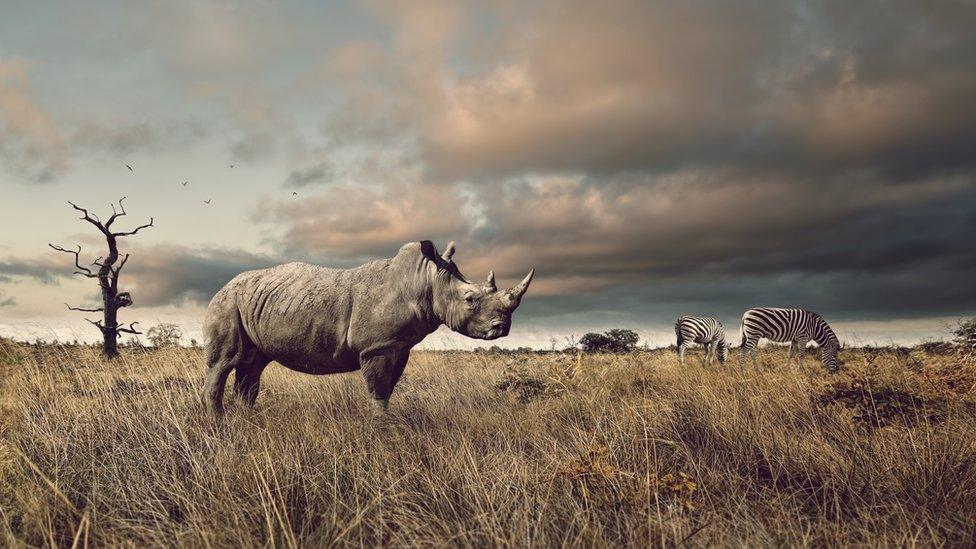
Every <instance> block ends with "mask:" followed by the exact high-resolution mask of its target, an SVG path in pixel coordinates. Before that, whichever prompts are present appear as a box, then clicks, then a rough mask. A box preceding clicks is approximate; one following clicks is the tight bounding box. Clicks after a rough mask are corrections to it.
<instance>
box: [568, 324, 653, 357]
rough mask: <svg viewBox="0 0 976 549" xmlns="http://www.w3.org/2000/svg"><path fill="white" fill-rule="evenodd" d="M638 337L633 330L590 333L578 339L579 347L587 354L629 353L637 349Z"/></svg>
mask: <svg viewBox="0 0 976 549" xmlns="http://www.w3.org/2000/svg"><path fill="white" fill-rule="evenodd" d="M639 340H640V336H638V335H637V332H635V331H633V330H625V329H620V328H617V329H613V330H609V331H607V332H604V333H602V334H597V333H593V332H590V333H588V334H586V335H584V336H583V337H581V338H580V341H579V342H580V346H581V347H582V348H583V350H584V351H586V352H587V353H595V352H606V353H629V352H630V351H633V350H634V348H635V347H637V342H638V341H639Z"/></svg>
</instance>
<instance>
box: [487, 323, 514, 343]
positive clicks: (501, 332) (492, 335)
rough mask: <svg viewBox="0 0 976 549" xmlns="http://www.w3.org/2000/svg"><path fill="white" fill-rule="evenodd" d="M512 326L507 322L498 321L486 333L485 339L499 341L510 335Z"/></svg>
mask: <svg viewBox="0 0 976 549" xmlns="http://www.w3.org/2000/svg"><path fill="white" fill-rule="evenodd" d="M509 327H510V325H509V323H508V322H506V321H505V320H501V319H497V320H493V321H492V322H491V327H489V328H488V331H486V332H485V335H484V338H485V339H497V338H499V337H504V336H507V335H508V329H509Z"/></svg>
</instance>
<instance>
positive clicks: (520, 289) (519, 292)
mask: <svg viewBox="0 0 976 549" xmlns="http://www.w3.org/2000/svg"><path fill="white" fill-rule="evenodd" d="M534 275H535V269H532V270H531V271H529V274H527V275H525V278H523V279H522V282H519V283H518V284H516V285H515V286H512V289H511V290H509V293H511V294H512V297H513V298H515V299H516V300H519V299H522V296H523V295H524V294H525V291H526V290H528V289H529V283H530V282H532V277H533V276H534Z"/></svg>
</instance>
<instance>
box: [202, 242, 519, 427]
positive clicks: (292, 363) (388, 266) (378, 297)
mask: <svg viewBox="0 0 976 549" xmlns="http://www.w3.org/2000/svg"><path fill="white" fill-rule="evenodd" d="M454 249H455V247H454V243H453V242H451V243H450V244H448V246H447V248H446V249H445V251H444V252H443V253H438V252H437V249H436V248H435V247H434V245H433V244H432V243H431V242H430V241H426V240H425V241H423V242H411V243H408V244H405V245H404V246H403V247H402V248H400V250H399V251H398V252H397V254H396V256H395V257H392V258H390V259H380V260H377V261H372V262H369V263H366V264H364V265H362V266H360V267H356V268H354V269H329V268H325V267H319V266H316V265H309V264H307V263H287V264H284V265H279V266H277V267H272V268H269V269H261V270H255V271H247V272H244V273H241V274H239V275H237V276H236V277H235V278H234V279H233V280H231V281H230V282H228V283H227V285H226V286H224V287H223V288H222V289H221V290H220V291H218V292H217V294H216V295H214V297H213V299H212V300H211V301H210V305H209V306H208V307H207V314H206V317H205V319H204V325H203V331H204V338H205V341H206V359H207V379H206V386H205V394H204V400H205V401H206V404H207V405H208V407H209V408H210V410H211V411H213V412H215V413H217V414H221V413H222V412H223V396H224V385H225V384H226V382H227V377H228V376H229V375H230V372H231V370H233V371H234V372H235V379H234V390H235V392H236V393H237V395H238V397H239V398H240V399H241V400H242V401H243V402H245V403H246V404H247V405H249V406H252V405H253V404H254V401H255V399H256V398H257V396H258V387H259V383H260V379H261V373H262V372H263V371H264V368H265V367H266V366H267V365H268V363H269V362H271V361H275V362H277V363H279V364H281V365H283V366H285V367H286V368H289V369H292V370H295V371H298V372H304V373H308V374H320V375H321V374H337V373H342V372H352V371H355V370H362V372H363V376H364V377H365V378H366V387H367V389H368V390H369V393H370V395H371V396H372V398H373V400H374V402H375V408H374V410H375V412H376V413H377V414H378V415H383V414H385V413H386V411H387V407H388V405H389V399H390V394H391V393H392V392H393V388H394V387H395V386H396V384H397V381H398V380H399V379H400V376H401V374H403V369H404V367H405V366H406V364H407V358H408V357H409V356H410V349H411V348H412V347H413V346H414V345H416V344H417V343H420V341H421V340H423V339H424V337H426V336H427V334H430V333H431V332H433V331H434V330H436V329H437V328H438V326H440V325H441V324H446V325H447V326H448V327H449V328H450V329H451V330H454V331H455V332H458V333H460V334H464V335H466V336H469V337H473V338H477V339H496V338H499V337H503V336H506V335H508V332H509V329H510V328H511V325H512V313H513V312H514V311H515V309H516V307H518V306H519V303H520V302H521V300H522V296H523V295H524V294H525V292H526V290H528V288H529V283H530V282H532V276H533V275H534V274H535V270H534V269H533V270H530V271H529V274H528V275H527V276H526V277H525V278H524V279H523V280H522V281H521V282H520V283H518V284H517V285H515V286H513V287H512V288H510V289H508V290H503V291H499V290H498V289H497V288H496V287H495V275H494V272H489V273H488V279H487V280H486V281H485V282H484V283H481V284H477V283H473V282H470V281H468V279H466V278H465V277H464V275H462V274H461V271H460V270H459V269H458V267H457V265H456V264H455V263H454V261H453V260H452V259H451V257H452V256H453V255H454Z"/></svg>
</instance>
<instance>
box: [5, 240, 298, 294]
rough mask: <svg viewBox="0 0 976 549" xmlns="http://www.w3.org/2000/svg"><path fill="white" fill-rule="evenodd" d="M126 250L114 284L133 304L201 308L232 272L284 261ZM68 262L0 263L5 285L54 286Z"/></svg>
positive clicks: (208, 252) (55, 258)
mask: <svg viewBox="0 0 976 549" xmlns="http://www.w3.org/2000/svg"><path fill="white" fill-rule="evenodd" d="M128 252H130V253H131V258H130V260H129V261H128V262H127V263H126V266H125V269H124V270H123V271H122V276H121V277H120V279H119V284H120V288H121V290H122V291H130V292H132V295H133V298H134V299H135V306H158V305H180V304H184V303H194V304H206V303H207V302H208V301H210V298H211V297H213V294H214V293H216V292H217V290H219V289H220V288H221V287H222V286H223V285H224V284H226V283H227V282H228V281H229V280H230V279H231V278H233V277H234V276H236V275H237V274H239V273H241V272H243V271H246V270H249V269H258V268H264V267H269V266H271V265H275V264H278V263H282V262H284V260H283V259H281V258H271V257H268V256H263V255H259V254H253V253H250V252H246V251H243V250H235V249H226V248H188V247H183V246H170V245H159V246H148V247H143V246H133V247H131V248H129V249H128ZM83 257H84V256H83ZM69 259H70V257H64V256H63V255H60V254H50V257H43V258H41V259H37V260H18V259H8V260H5V261H0V274H3V275H6V277H5V278H6V281H7V282H16V280H17V278H20V277H23V278H30V279H34V280H36V281H38V282H41V283H42V284H57V283H59V282H60V281H61V280H64V279H66V278H69V277H72V276H74V275H73V271H74V269H71V268H69V267H70V266H69V267H66V266H65V265H66V262H69ZM83 264H84V263H83ZM92 284H93V285H96V286H97V281H96V280H92ZM10 304H13V303H12V302H11V303H10Z"/></svg>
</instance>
